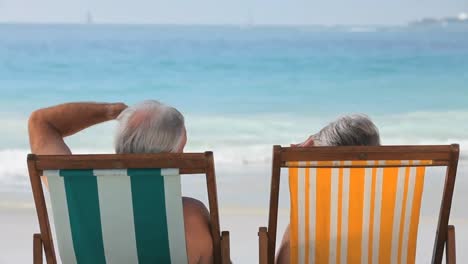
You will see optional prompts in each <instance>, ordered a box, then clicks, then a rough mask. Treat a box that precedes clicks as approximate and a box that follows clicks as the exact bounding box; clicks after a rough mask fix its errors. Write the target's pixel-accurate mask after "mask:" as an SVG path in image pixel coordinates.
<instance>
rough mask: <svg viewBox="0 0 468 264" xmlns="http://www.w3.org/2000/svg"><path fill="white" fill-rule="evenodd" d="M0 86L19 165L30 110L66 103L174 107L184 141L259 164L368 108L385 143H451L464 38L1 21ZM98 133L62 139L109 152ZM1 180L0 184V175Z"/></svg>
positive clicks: (465, 63)
mask: <svg viewBox="0 0 468 264" xmlns="http://www.w3.org/2000/svg"><path fill="white" fill-rule="evenodd" d="M0 89H1V96H0V121H2V123H3V125H2V126H3V133H2V137H1V138H0V157H3V158H2V159H1V160H2V163H4V164H5V162H6V161H5V160H8V163H9V164H11V163H12V162H13V163H15V164H16V163H18V165H17V166H18V168H20V169H23V167H24V164H23V157H24V154H25V153H26V152H28V141H27V129H26V120H27V116H28V115H29V113H30V112H31V111H33V110H34V109H37V108H40V107H44V106H49V105H53V104H57V103H62V102H68V101H104V102H114V101H123V102H126V103H127V104H133V103H136V102H138V101H141V100H145V99H158V100H161V101H163V102H165V103H168V104H171V105H174V106H176V107H177V108H179V109H180V110H181V111H182V112H183V113H184V114H185V115H186V120H187V126H188V130H189V142H188V146H187V149H188V150H191V151H204V150H207V149H211V150H215V151H216V152H215V153H216V158H217V160H219V161H220V162H231V163H238V162H242V163H246V162H247V163H249V162H265V163H266V162H268V161H269V158H270V153H271V145H273V144H290V143H294V142H297V141H299V140H302V139H304V138H305V137H306V136H307V135H309V134H311V133H314V132H316V131H317V130H318V129H320V127H322V126H323V125H325V124H326V123H327V122H329V121H330V120H332V119H334V118H336V116H338V115H340V114H344V113H349V112H362V113H367V114H369V115H370V116H371V117H372V118H373V119H374V121H375V122H376V124H377V125H378V126H379V128H380V131H381V133H382V141H383V142H384V143H385V144H421V143H431V144H445V143H450V142H458V143H462V147H463V142H468V135H467V132H466V131H468V34H467V32H449V31H440V30H439V31H434V30H433V31H417V30H412V29H410V28H393V29H392V28H386V29H378V28H377V29H373V30H370V31H368V32H354V31H353V30H352V29H351V28H350V29H347V28H340V29H326V28H307V27H296V28H295V27H251V28H246V27H208V26H205V27H203V26H151V25H147V26H144V25H141V26H126V25H90V26H88V25H0ZM109 129H113V125H112V124H106V125H103V126H98V127H96V128H93V129H91V130H89V131H87V132H85V133H83V134H80V135H78V136H75V137H72V138H71V139H70V140H69V143H70V144H71V145H72V150H74V149H77V151H78V152H79V151H82V152H111V151H112V131H110V132H109V131H108V130H109ZM10 159H12V160H13V161H10ZM16 160H18V161H16ZM20 162H21V163H20ZM4 164H3V165H4ZM0 165H2V164H0ZM5 167H6V166H3V167H2V166H0V168H2V169H0V171H3V172H5V170H7V169H6V168H5ZM11 174H12V173H11V172H6V173H2V174H1V176H0V179H3V180H4V181H8V182H9V181H10V180H11V179H12V178H13V176H12V175H11ZM5 175H10V176H5ZM7 178H8V179H9V180H6V179H7Z"/></svg>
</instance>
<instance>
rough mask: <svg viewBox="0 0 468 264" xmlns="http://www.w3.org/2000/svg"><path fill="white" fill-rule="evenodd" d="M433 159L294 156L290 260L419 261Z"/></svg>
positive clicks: (407, 263) (339, 263) (342, 262)
mask: <svg viewBox="0 0 468 264" xmlns="http://www.w3.org/2000/svg"><path fill="white" fill-rule="evenodd" d="M429 164H430V161H364V162H363V161H352V162H351V161H335V162H289V165H290V166H292V167H290V168H289V184H290V195H291V219H290V221H291V227H290V228H291V229H290V232H291V240H290V249H291V263H301V264H302V263H308V264H312V263H337V264H345V263H350V264H354V263H374V264H376V263H379V264H385V263H392V264H397V263H398V264H400V263H401V264H412V263H415V255H416V240H417V233H418V222H419V212H420V207H421V199H422V191H423V185H424V175H425V167H424V165H429ZM311 165H312V166H317V167H307V166H311ZM330 165H332V166H343V167H340V168H332V167H327V166H330ZM368 165H370V166H376V165H377V167H364V166H368ZM399 165H410V166H406V167H398V166H399ZM411 165H419V166H417V167H415V166H411ZM346 166H348V167H346ZM356 166H358V167H356ZM359 166H362V167H359Z"/></svg>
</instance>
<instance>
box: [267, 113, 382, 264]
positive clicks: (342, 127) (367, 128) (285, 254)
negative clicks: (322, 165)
mask: <svg viewBox="0 0 468 264" xmlns="http://www.w3.org/2000/svg"><path fill="white" fill-rule="evenodd" d="M378 145H380V136H379V131H378V129H377V127H376V126H375V125H374V123H373V122H372V121H371V120H370V119H369V117H367V116H366V115H358V114H354V115H347V116H343V117H340V118H338V119H337V120H336V121H334V122H331V123H330V124H328V125H327V126H325V127H324V128H322V130H320V131H319V132H318V133H317V134H314V135H312V136H310V137H309V138H307V140H306V141H304V142H302V143H299V144H293V145H292V146H293V147H312V146H378ZM289 235H290V234H289V226H288V227H287V228H286V231H285V232H284V235H283V240H282V242H281V246H280V249H279V251H278V255H277V258H276V260H277V263H289V257H290V248H289V239H290V238H289Z"/></svg>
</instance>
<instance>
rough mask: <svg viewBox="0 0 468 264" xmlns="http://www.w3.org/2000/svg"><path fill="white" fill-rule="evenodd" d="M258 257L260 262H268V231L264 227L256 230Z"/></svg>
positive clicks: (263, 263)
mask: <svg viewBox="0 0 468 264" xmlns="http://www.w3.org/2000/svg"><path fill="white" fill-rule="evenodd" d="M258 246H259V247H258V248H259V251H258V259H259V263H260V264H267V263H268V231H267V228H266V227H260V228H259V230H258Z"/></svg>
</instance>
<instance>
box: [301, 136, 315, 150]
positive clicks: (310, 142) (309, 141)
mask: <svg viewBox="0 0 468 264" xmlns="http://www.w3.org/2000/svg"><path fill="white" fill-rule="evenodd" d="M313 146H314V137H312V136H310V137H309V138H308V139H307V140H306V141H304V142H303V143H302V144H301V147H313Z"/></svg>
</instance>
